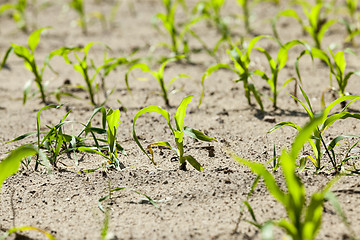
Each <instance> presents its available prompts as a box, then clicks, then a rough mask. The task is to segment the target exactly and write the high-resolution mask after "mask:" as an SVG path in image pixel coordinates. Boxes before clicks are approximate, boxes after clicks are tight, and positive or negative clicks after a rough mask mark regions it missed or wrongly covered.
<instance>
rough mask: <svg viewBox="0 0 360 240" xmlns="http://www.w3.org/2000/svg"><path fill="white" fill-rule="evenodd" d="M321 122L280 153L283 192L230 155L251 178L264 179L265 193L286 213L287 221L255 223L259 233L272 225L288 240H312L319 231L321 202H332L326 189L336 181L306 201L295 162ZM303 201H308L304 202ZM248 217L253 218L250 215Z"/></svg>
mask: <svg viewBox="0 0 360 240" xmlns="http://www.w3.org/2000/svg"><path fill="white" fill-rule="evenodd" d="M322 118H323V117H314V118H313V119H312V120H311V121H310V123H308V124H307V125H306V126H305V127H303V128H302V129H301V130H300V131H299V134H298V135H297V136H296V138H295V140H294V142H293V144H292V148H291V150H290V152H288V151H287V150H285V149H284V150H283V151H282V154H281V155H280V164H281V168H282V173H283V176H284V180H285V183H286V188H287V192H285V191H283V190H282V188H281V187H280V185H279V184H278V183H277V182H276V181H275V178H274V176H273V175H272V174H271V173H270V172H269V171H268V170H267V169H266V167H265V166H264V165H262V164H261V163H256V162H252V161H249V160H245V159H242V158H240V157H238V156H236V155H232V157H233V158H234V159H235V160H236V161H237V162H239V163H240V164H242V165H245V166H247V167H248V168H250V169H251V170H252V171H253V172H254V173H255V174H257V175H258V176H260V177H262V178H263V179H264V182H265V185H266V187H267V189H268V191H269V193H270V194H271V195H272V196H273V197H274V198H275V199H276V200H277V201H278V202H279V203H281V204H282V205H283V207H284V208H285V210H286V214H287V218H283V219H279V220H270V221H267V223H265V224H263V225H262V224H258V222H257V221H255V222H254V223H253V225H255V226H256V227H259V228H262V230H263V232H264V231H268V230H269V227H270V228H271V226H272V225H275V226H278V227H280V228H281V229H283V230H284V231H285V232H286V234H287V235H288V236H289V238H290V239H293V240H305V239H306V240H310V239H315V238H316V235H317V233H318V231H319V229H320V227H321V215H322V212H323V206H324V202H325V201H326V200H327V199H329V198H332V199H333V197H334V195H332V194H331V193H330V190H329V189H330V187H331V186H332V185H333V184H334V183H335V182H336V181H337V179H338V178H335V179H333V180H332V181H330V182H329V183H328V184H327V185H326V186H325V187H324V188H323V189H322V190H321V191H318V192H315V193H313V194H312V195H311V196H310V197H307V196H306V189H305V186H304V184H303V183H302V182H301V180H300V178H299V177H298V175H297V174H296V170H295V162H296V159H297V157H298V154H299V152H300V150H301V148H302V147H303V145H304V144H305V143H306V142H307V141H308V140H309V139H310V138H311V135H312V133H313V132H314V131H315V130H316V128H317V126H318V125H319V124H320V123H321V122H322ZM307 199H309V200H308V201H307ZM336 202H337V201H336ZM248 209H249V207H248ZM250 209H251V208H250ZM250 213H251V211H250ZM252 215H253V216H255V215H254V214H252ZM253 219H254V217H253ZM255 220H256V219H255ZM270 233H271V232H270ZM266 239H273V237H272V233H271V235H270V237H269V238H266Z"/></svg>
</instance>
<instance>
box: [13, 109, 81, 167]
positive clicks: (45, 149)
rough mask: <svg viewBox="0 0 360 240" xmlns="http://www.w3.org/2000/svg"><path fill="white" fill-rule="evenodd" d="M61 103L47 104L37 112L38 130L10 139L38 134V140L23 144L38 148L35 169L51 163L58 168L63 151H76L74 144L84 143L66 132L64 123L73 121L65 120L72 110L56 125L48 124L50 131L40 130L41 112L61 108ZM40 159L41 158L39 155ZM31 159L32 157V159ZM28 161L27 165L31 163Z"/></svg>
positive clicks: (14, 140)
mask: <svg viewBox="0 0 360 240" xmlns="http://www.w3.org/2000/svg"><path fill="white" fill-rule="evenodd" d="M59 107H61V106H60V105H47V106H45V107H43V108H41V109H40V110H39V111H38V112H37V114H36V126H37V131H36V132H29V133H25V134H23V135H21V136H19V137H16V138H15V139H13V140H11V141H9V143H10V142H17V141H20V140H22V139H25V138H27V137H29V136H33V135H35V136H36V140H35V141H34V142H31V143H30V144H25V145H22V146H32V147H33V148H35V149H36V150H37V159H36V162H35V171H37V170H38V167H39V165H43V164H45V166H48V165H49V163H50V164H51V165H52V166H53V167H55V168H56V164H57V162H58V159H59V157H60V155H61V154H62V153H66V152H70V151H74V146H76V145H77V146H80V145H81V144H83V140H82V139H81V138H78V137H75V136H72V135H68V134H66V133H65V130H64V125H66V124H69V123H71V122H70V121H65V120H66V118H67V116H68V115H69V113H70V112H67V113H66V115H65V116H64V117H63V118H62V119H61V120H60V122H59V123H58V124H56V125H54V126H46V127H47V128H48V129H49V131H48V132H41V131H40V117H41V116H40V114H41V112H42V111H43V110H46V109H54V108H59ZM40 154H41V156H40V159H39V155H40ZM30 160H31V159H30ZM30 160H28V163H26V165H28V164H29V161H30Z"/></svg>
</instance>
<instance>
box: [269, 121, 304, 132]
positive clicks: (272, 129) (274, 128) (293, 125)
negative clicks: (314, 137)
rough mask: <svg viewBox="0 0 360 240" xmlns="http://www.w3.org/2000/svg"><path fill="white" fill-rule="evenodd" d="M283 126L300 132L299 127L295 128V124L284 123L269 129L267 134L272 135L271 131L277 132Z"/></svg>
mask: <svg viewBox="0 0 360 240" xmlns="http://www.w3.org/2000/svg"><path fill="white" fill-rule="evenodd" d="M285 126H289V127H292V128H294V129H296V130H298V131H300V130H301V127H299V126H296V125H295V123H293V122H290V121H284V122H281V123H278V124H276V125H275V126H273V127H272V128H270V129H269V130H268V132H267V133H272V132H273V131H275V130H277V129H279V128H282V127H285Z"/></svg>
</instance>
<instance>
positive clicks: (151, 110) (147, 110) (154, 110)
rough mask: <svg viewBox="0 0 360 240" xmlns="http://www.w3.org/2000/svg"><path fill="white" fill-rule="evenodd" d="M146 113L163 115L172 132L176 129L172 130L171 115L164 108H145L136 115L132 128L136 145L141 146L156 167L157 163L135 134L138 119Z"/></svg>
mask: <svg viewBox="0 0 360 240" xmlns="http://www.w3.org/2000/svg"><path fill="white" fill-rule="evenodd" d="M144 113H159V114H161V115H162V116H163V117H164V118H165V120H166V122H167V124H168V126H169V128H170V129H171V131H172V132H173V133H174V129H173V128H172V126H171V123H170V114H169V112H168V111H166V110H164V109H162V108H160V107H158V106H149V107H145V108H143V109H141V110H140V111H139V112H138V113H137V114H136V115H135V117H134V120H133V127H132V135H133V138H134V140H135V142H136V144H137V145H138V146H139V148H140V149H141V151H143V153H145V155H146V156H147V157H148V158H149V159H150V160H151V162H152V163H153V164H155V165H156V163H155V162H154V161H153V160H152V158H151V156H149V155H148V154H147V152H146V151H145V149H144V148H143V147H142V145H141V143H140V142H139V139H138V137H137V136H136V132H135V123H136V121H137V119H138V118H139V117H140V116H141V115H142V114H144Z"/></svg>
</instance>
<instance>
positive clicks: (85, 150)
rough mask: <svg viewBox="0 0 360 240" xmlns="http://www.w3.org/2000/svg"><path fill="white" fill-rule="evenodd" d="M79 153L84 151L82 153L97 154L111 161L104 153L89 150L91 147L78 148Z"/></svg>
mask: <svg viewBox="0 0 360 240" xmlns="http://www.w3.org/2000/svg"><path fill="white" fill-rule="evenodd" d="M78 150H79V151H82V152H86V153H96V154H99V155H101V156H103V157H104V158H106V159H109V157H108V156H106V155H105V154H103V153H102V152H100V151H98V150H96V149H93V148H89V147H79V148H78Z"/></svg>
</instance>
